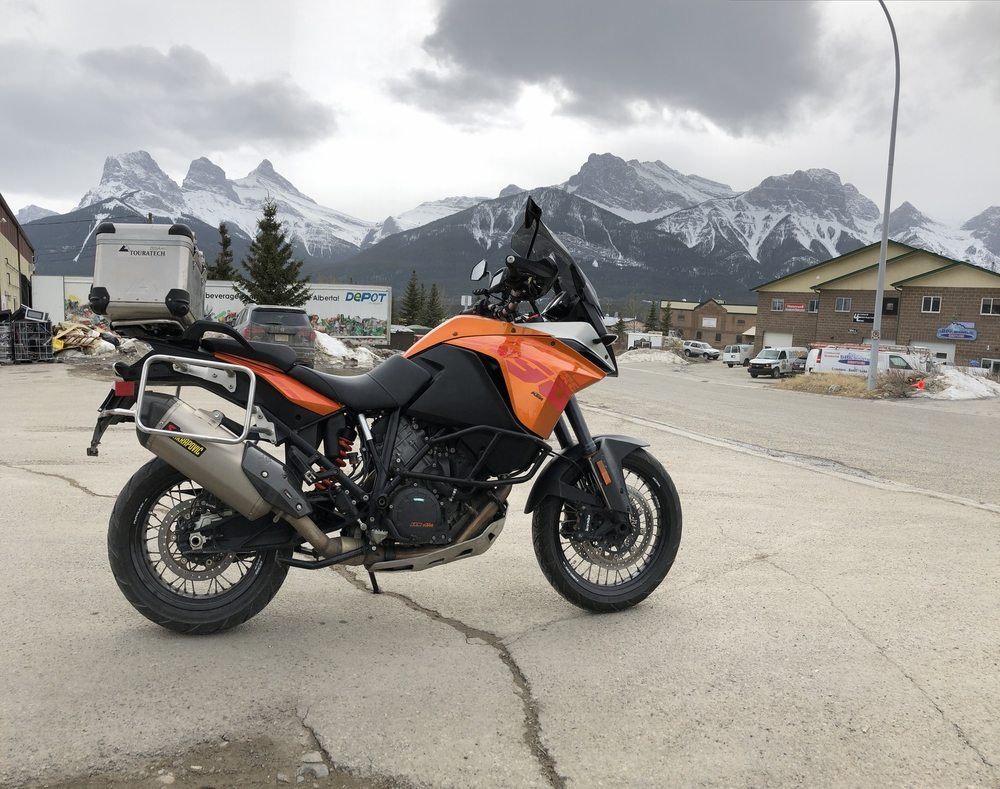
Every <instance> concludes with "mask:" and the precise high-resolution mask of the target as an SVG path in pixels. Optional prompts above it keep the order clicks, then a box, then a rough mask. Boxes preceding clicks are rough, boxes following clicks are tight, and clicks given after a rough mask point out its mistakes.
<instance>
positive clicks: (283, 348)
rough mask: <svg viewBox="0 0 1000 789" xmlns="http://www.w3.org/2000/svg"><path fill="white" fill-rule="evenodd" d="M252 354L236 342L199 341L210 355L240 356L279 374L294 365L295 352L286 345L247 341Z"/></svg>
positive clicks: (218, 340) (220, 340) (216, 339)
mask: <svg viewBox="0 0 1000 789" xmlns="http://www.w3.org/2000/svg"><path fill="white" fill-rule="evenodd" d="M248 342H249V343H250V347H251V348H253V353H250V352H249V351H247V349H246V348H244V347H243V346H242V345H240V344H239V343H238V342H236V340H223V339H218V338H215V337H206V338H205V339H203V340H202V341H201V347H202V348H204V349H205V350H207V351H209V352H211V353H224V354H227V355H229V356H240V357H242V358H244V359H251V360H253V361H255V362H263V363H264V364H269V365H271V366H272V367H277V368H278V369H279V370H281V372H283V373H287V372H288V371H289V370H291V369H292V366H293V365H294V364H295V360H296V357H295V350H294V349H293V348H289V347H288V346H287V345H277V344H275V343H272V342H254V341H252V340H249V341H248Z"/></svg>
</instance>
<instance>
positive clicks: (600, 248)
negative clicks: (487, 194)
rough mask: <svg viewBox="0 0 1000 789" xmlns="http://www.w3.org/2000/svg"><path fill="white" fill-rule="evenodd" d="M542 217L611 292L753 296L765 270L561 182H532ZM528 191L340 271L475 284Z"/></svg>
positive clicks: (506, 237)
mask: <svg viewBox="0 0 1000 789" xmlns="http://www.w3.org/2000/svg"><path fill="white" fill-rule="evenodd" d="M531 196H532V197H533V198H534V199H535V200H536V201H537V202H538V203H539V205H540V206H541V207H542V211H543V219H544V221H545V223H546V225H548V226H549V227H550V228H551V229H552V230H553V231H554V232H555V233H556V234H558V236H559V238H560V240H561V241H562V242H563V243H564V244H565V245H566V246H567V248H568V249H569V251H570V252H571V253H572V255H573V256H574V258H575V259H576V260H577V261H579V262H580V263H581V264H582V265H583V266H584V268H585V270H586V272H587V276H588V277H589V278H590V279H591V280H592V281H593V282H594V284H595V286H596V287H597V289H598V292H600V293H601V294H602V296H603V297H605V298H614V297H624V296H627V295H629V294H636V293H641V294H645V297H646V298H648V297H649V294H653V295H655V296H660V295H662V297H664V298H666V297H667V296H674V295H682V294H683V295H691V296H695V295H697V296H699V297H708V296H721V297H723V298H727V299H735V298H737V297H746V296H747V293H748V291H747V288H748V286H749V285H751V284H756V283H757V282H760V281H761V280H762V279H763V277H762V274H761V270H760V268H759V266H758V265H757V264H756V262H755V261H752V260H746V259H744V260H742V261H741V262H742V263H743V264H744V265H743V268H742V269H741V270H740V271H739V272H738V275H737V276H734V273H733V270H732V268H731V266H730V265H729V261H725V260H716V259H705V258H702V257H700V256H699V255H698V253H697V252H692V251H691V250H689V249H687V248H686V247H685V246H684V245H683V244H681V243H680V242H679V241H678V240H677V239H675V238H674V237H672V236H670V235H669V234H667V233H663V232H661V231H659V230H657V229H656V228H655V227H653V225H652V224H651V223H646V224H640V225H637V224H635V223H633V222H630V221H628V220H627V219H623V218H622V217H621V216H619V215H617V214H614V213H612V212H610V211H607V210H605V209H603V208H601V207H600V206H597V205H595V204H593V203H591V202H589V201H587V200H584V199H583V198H581V197H577V196H576V195H574V194H571V193H569V192H566V191H565V190H563V189H560V188H558V187H549V188H545V189H533V190H531ZM526 199H527V194H526V193H524V192H515V193H514V194H510V195H506V196H504V197H500V198H497V199H495V200H488V201H484V202H481V203H479V204H477V205H475V206H472V207H471V208H467V209H466V210H464V211H460V212H459V213H456V214H453V215H451V216H448V217H445V218H443V219H439V220H437V221H435V222H431V223H430V224H428V225H423V226H421V227H417V228H414V229H412V230H404V231H401V232H399V233H395V234H394V235H391V236H389V237H387V238H385V239H384V240H383V241H382V242H381V243H379V244H376V245H374V246H372V247H368V248H366V249H363V250H362V251H361V252H360V253H359V254H358V255H357V256H356V257H355V258H352V259H351V260H347V261H343V262H341V263H338V264H337V265H336V267H335V269H336V272H337V277H338V279H341V280H343V279H347V278H349V277H350V278H353V279H354V280H355V281H360V280H359V278H361V277H367V279H366V281H367V282H370V283H372V284H388V285H392V286H393V287H397V288H401V287H403V286H404V285H405V284H406V280H407V278H408V277H409V274H410V271H411V269H415V270H417V271H418V272H419V275H420V277H421V279H422V280H424V281H427V282H437V283H439V284H440V285H441V286H443V289H444V291H445V293H446V294H447V295H449V296H456V295H457V294H461V293H467V292H469V290H470V288H471V285H470V283H469V281H468V278H467V277H468V272H469V270H470V269H471V267H472V265H473V264H474V263H475V262H476V261H478V260H479V259H480V258H484V257H485V258H486V259H487V261H489V263H490V267H491V268H493V269H494V270H495V269H496V268H498V267H499V266H501V265H502V264H503V258H504V256H505V255H506V254H508V252H509V244H510V238H511V235H512V234H513V232H514V231H515V230H516V229H517V228H518V227H520V226H521V223H522V222H523V218H524V205H525V201H526Z"/></svg>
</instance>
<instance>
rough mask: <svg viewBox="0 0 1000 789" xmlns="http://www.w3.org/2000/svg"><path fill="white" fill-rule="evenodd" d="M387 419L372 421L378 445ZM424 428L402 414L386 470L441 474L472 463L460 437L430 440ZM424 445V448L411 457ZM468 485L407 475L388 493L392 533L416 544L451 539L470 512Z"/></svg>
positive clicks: (461, 472)
mask: <svg viewBox="0 0 1000 789" xmlns="http://www.w3.org/2000/svg"><path fill="white" fill-rule="evenodd" d="M387 421H388V420H379V421H378V422H376V423H375V424H374V425H372V434H373V435H374V436H375V437H376V440H377V441H378V443H379V444H380V445H381V444H382V442H383V441H384V438H385V432H386V429H387V424H385V423H386V422H387ZM427 436H428V428H427V427H426V426H424V425H421V424H420V423H418V422H415V421H412V422H411V421H406V420H401V421H400V423H399V428H398V430H397V433H396V443H395V444H394V445H393V451H392V462H391V470H390V476H392V475H393V472H397V471H399V470H402V469H407V468H409V470H410V471H416V472H419V473H421V474H435V475H440V476H444V477H464V476H466V475H467V474H468V473H469V471H470V470H471V469H472V467H473V466H474V465H475V463H476V459H475V457H474V456H473V455H472V453H471V452H470V451H469V450H468V449H467V448H466V447H464V445H462V444H461V443H460V442H457V441H455V442H442V443H439V444H433V445H430V444H429V443H428V441H427ZM425 448H426V449H427V451H426V453H425V454H423V455H422V456H420V457H419V459H418V460H416V461H415V462H414V460H415V458H417V457H418V455H420V453H421V452H423V450H424V449H425ZM467 493H468V491H465V492H463V491H462V490H461V489H456V487H455V486H453V485H452V484H450V483H444V482H442V483H435V482H434V481H432V480H411V481H409V482H408V483H407V484H406V485H405V487H402V488H399V489H397V490H396V491H395V492H394V493H392V494H391V495H390V497H389V509H388V512H387V513H386V519H387V520H388V521H389V522H390V523H387V524H386V526H388V527H389V531H390V533H394V534H395V535H396V537H397V539H398V540H399V541H400V542H404V543H408V544H416V545H427V544H431V545H445V544H447V543H450V542H451V541H452V540H453V539H454V537H455V534H456V533H457V531H458V530H459V529H460V528H461V525H462V523H463V522H464V518H463V515H465V514H467V513H468V507H467V506H466V505H467V502H468V500H469V496H468V495H467Z"/></svg>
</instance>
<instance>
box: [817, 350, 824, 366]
mask: <svg viewBox="0 0 1000 789" xmlns="http://www.w3.org/2000/svg"><path fill="white" fill-rule="evenodd" d="M821 361H823V349H822V348H820V349H819V350H818V351H817V352H816V364H819V363H820V362H821Z"/></svg>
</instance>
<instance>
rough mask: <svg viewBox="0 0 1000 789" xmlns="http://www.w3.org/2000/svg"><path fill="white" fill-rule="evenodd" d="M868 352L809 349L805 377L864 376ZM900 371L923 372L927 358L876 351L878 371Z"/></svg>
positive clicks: (869, 365)
mask: <svg viewBox="0 0 1000 789" xmlns="http://www.w3.org/2000/svg"><path fill="white" fill-rule="evenodd" d="M870 367H871V351H870V350H868V349H867V348H839V347H837V346H832V345H828V346H826V347H823V348H813V349H812V350H811V351H809V356H808V357H807V358H806V373H847V374H849V375H868V369H869V368H870ZM889 370H902V371H904V372H907V371H909V372H911V373H914V374H917V373H925V372H927V357H926V356H922V355H920V354H917V353H908V352H903V351H895V350H886V349H881V348H880V349H879V352H878V371H879V372H887V371H889Z"/></svg>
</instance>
